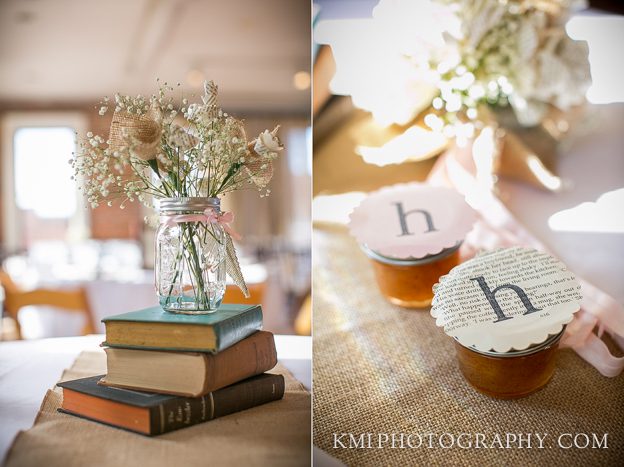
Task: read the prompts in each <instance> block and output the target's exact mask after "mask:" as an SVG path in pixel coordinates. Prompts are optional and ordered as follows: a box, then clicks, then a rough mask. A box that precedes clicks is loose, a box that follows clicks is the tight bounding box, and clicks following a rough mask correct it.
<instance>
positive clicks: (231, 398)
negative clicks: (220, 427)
mask: <svg viewBox="0 0 624 467" xmlns="http://www.w3.org/2000/svg"><path fill="white" fill-rule="evenodd" d="M100 378H101V376H91V377H89V378H82V379H77V380H74V381H65V382H64V383H59V384H58V385H59V386H60V387H62V388H63V404H62V405H61V408H60V409H59V411H60V412H65V413H69V414H71V415H76V416H78V417H82V418H87V419H89V420H94V421H96V422H100V423H104V424H106V425H111V426H114V427H117V428H123V429H124V430H130V431H134V432H136V433H140V434H143V435H148V436H153V435H160V434H162V433H167V432H169V431H173V430H178V429H180V428H186V427H188V426H192V425H196V424H198V423H202V422H207V421H209V420H213V419H215V418H218V417H223V416H225V415H229V414H231V413H234V412H240V411H241V410H246V409H250V408H252V407H255V406H257V405H261V404H266V403H267V402H272V401H276V400H279V399H281V398H282V397H284V389H285V387H284V377H283V376H282V375H271V374H268V373H267V374H263V375H257V376H253V377H251V378H248V379H246V380H244V381H241V382H239V383H236V384H233V385H231V386H227V387H225V388H221V389H219V390H217V391H214V392H211V393H209V394H207V395H205V396H203V397H195V398H190V397H178V396H169V395H164V394H153V393H147V392H140V391H131V390H129V389H118V388H112V387H107V386H102V385H101V384H98V381H99V380H100Z"/></svg>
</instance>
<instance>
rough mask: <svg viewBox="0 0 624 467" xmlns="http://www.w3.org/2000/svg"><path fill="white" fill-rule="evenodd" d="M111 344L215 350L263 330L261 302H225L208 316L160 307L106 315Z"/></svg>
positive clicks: (212, 351)
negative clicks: (242, 303)
mask: <svg viewBox="0 0 624 467" xmlns="http://www.w3.org/2000/svg"><path fill="white" fill-rule="evenodd" d="M102 322H103V323H104V324H105V326H106V341H105V342H104V344H103V345H106V346H109V347H127V348H139V349H155V350H180V351H200V352H211V353H216V352H219V351H221V350H223V349H226V348H228V347H230V346H231V345H234V344H236V343H237V342H238V341H241V340H243V339H244V338H245V337H247V336H249V335H251V334H253V333H254V332H256V331H258V330H260V329H262V308H261V307H260V305H235V304H223V305H221V306H220V307H219V309H218V310H217V311H215V312H214V313H210V314H205V315H184V314H176V313H169V312H166V311H164V310H163V309H162V308H160V307H159V306H156V307H152V308H146V309H144V310H138V311H131V312H129V313H123V314H120V315H114V316H107V317H106V318H104V319H103V320H102Z"/></svg>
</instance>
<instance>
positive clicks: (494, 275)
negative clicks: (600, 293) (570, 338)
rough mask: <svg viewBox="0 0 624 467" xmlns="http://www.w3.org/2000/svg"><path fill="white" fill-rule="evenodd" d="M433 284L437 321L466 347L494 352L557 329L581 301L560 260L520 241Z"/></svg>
mask: <svg viewBox="0 0 624 467" xmlns="http://www.w3.org/2000/svg"><path fill="white" fill-rule="evenodd" d="M433 290H434V292H435V296H434V298H433V302H432V305H431V315H432V316H433V317H434V318H436V324H437V325H438V326H441V327H444V332H446V334H448V335H449V336H451V337H453V338H455V339H456V340H457V341H459V343H460V344H462V345H463V346H465V347H473V348H475V349H477V350H482V351H492V350H493V351H495V352H509V351H510V350H524V349H526V348H528V347H530V346H531V345H535V344H541V343H542V342H544V341H545V340H546V339H548V337H549V336H552V335H555V334H558V333H559V332H561V330H562V329H563V326H564V325H565V324H567V323H569V322H570V321H571V320H572V318H573V317H574V313H576V312H577V311H578V310H579V309H580V301H581V286H580V284H579V282H578V281H577V280H576V277H575V276H574V274H573V273H572V272H571V271H569V270H568V269H567V268H566V266H565V265H564V264H563V263H562V262H560V261H559V260H557V259H556V258H553V257H552V256H550V255H548V254H545V253H541V252H538V251H537V250H533V249H528V248H522V247H512V248H503V249H499V250H495V251H490V252H485V253H481V254H479V255H477V256H476V257H474V258H473V259H471V260H469V261H466V262H465V263H463V264H460V265H459V266H456V267H454V268H453V269H451V271H450V272H449V273H448V274H447V275H446V276H443V277H441V278H440V282H439V283H438V284H436V285H435V286H434V288H433ZM488 295H489V297H488ZM523 295H524V297H523ZM496 307H498V311H497V309H496Z"/></svg>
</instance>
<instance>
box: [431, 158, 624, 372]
mask: <svg viewBox="0 0 624 467" xmlns="http://www.w3.org/2000/svg"><path fill="white" fill-rule="evenodd" d="M475 172H476V167H475V163H474V158H473V154H472V153H471V151H470V150H469V149H468V148H467V149H465V150H460V149H457V148H455V149H453V150H450V151H447V152H446V153H445V154H443V155H441V156H440V157H439V158H438V160H437V161H436V164H435V165H434V167H433V169H432V170H431V172H430V174H429V177H428V180H427V182H428V183H430V184H432V185H443V186H448V187H451V188H454V189H455V190H457V191H458V192H459V193H461V194H463V195H464V196H465V197H466V201H468V203H469V204H470V205H471V206H472V207H473V208H474V209H476V210H477V211H478V213H479V216H480V218H479V220H478V221H477V223H476V224H475V227H474V229H473V230H472V232H470V233H469V234H468V236H467V237H466V241H465V242H464V244H463V246H462V256H464V257H470V256H473V255H474V254H475V253H476V252H477V251H479V250H482V249H486V250H488V249H493V248H498V247H507V246H513V245H524V246H530V247H532V248H535V249H537V250H541V251H547V249H546V247H545V246H544V245H543V244H542V243H541V242H540V241H539V240H537V238H535V237H534V236H533V234H531V233H530V232H529V231H528V230H527V229H525V228H524V227H523V226H522V225H520V223H519V222H518V221H517V220H516V218H515V217H514V216H513V214H512V213H511V212H510V211H509V210H508V209H507V207H506V206H505V205H504V204H503V203H502V202H501V201H500V200H499V199H498V198H496V197H495V196H493V195H492V193H491V192H490V191H489V189H487V188H484V187H483V186H482V185H481V184H479V183H478V181H477V178H476V176H475ZM579 282H580V283H581V287H582V294H583V300H582V301H581V310H580V311H578V312H577V313H575V315H574V319H573V320H572V321H571V322H570V323H569V324H568V325H567V327H566V331H565V333H564V335H563V338H562V339H561V347H570V348H572V349H573V350H574V351H575V352H576V353H577V354H578V355H579V356H580V357H581V358H583V359H584V360H585V361H587V362H588V363H590V364H591V365H592V366H593V367H594V368H596V370H598V371H599V372H600V373H601V374H602V375H604V376H608V377H614V376H617V375H619V374H620V373H621V372H622V371H623V370H624V357H616V356H614V355H613V354H612V353H611V352H610V350H609V348H608V347H607V345H606V344H605V343H604V342H603V341H602V339H600V336H602V334H603V332H604V331H606V332H607V333H609V334H610V335H611V337H612V338H613V340H614V341H615V343H616V344H617V345H618V346H619V347H620V348H621V349H624V309H623V308H622V305H620V304H619V303H618V302H617V301H616V300H615V299H614V298H613V297H611V296H609V295H608V294H606V293H605V292H603V291H602V290H600V289H599V288H597V287H596V286H594V285H593V284H590V283H589V282H587V281H585V280H583V279H579ZM596 327H598V331H597V334H595V333H594V332H593V331H594V329H595V328H596Z"/></svg>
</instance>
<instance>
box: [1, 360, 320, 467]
mask: <svg viewBox="0 0 624 467" xmlns="http://www.w3.org/2000/svg"><path fill="white" fill-rule="evenodd" d="M105 372H106V360H105V355H104V353H103V352H97V353H96V352H85V353H83V354H81V355H80V356H79V357H78V359H77V360H76V361H75V363H74V365H73V366H72V368H71V369H70V370H66V371H65V372H64V374H63V377H62V379H61V380H62V381H67V380H71V379H76V378H82V377H86V376H92V375H97V374H103V373H105ZM271 372H272V373H281V374H282V375H284V378H285V380H286V393H285V395H284V398H283V399H282V400H280V401H276V402H271V403H269V404H265V405H262V406H258V407H254V408H252V409H249V410H246V411H243V412H238V413H235V414H232V415H228V416H226V417H223V418H218V419H215V420H212V421H209V422H206V423H203V424H199V425H195V426H192V427H189V428H185V429H182V430H178V431H174V432H171V433H167V434H164V435H161V436H157V437H153V438H148V437H145V436H142V435H137V434H133V433H129V432H127V431H123V430H119V429H116V428H112V427H108V426H105V425H102V424H99V423H96V422H92V421H89V420H83V419H81V418H78V417H74V416H72V415H67V414H63V413H59V412H57V410H56V409H58V408H59V407H60V405H61V402H62V390H61V389H60V388H58V387H56V388H55V389H54V390H49V391H48V393H47V395H46V397H45V399H44V401H43V403H42V405H41V409H40V411H39V414H38V416H37V419H36V421H35V423H34V425H33V427H32V428H31V429H29V430H27V431H24V432H21V433H20V434H19V435H18V436H17V437H16V439H15V441H14V443H13V446H12V447H11V449H10V450H9V453H8V454H7V458H6V464H5V465H6V467H17V466H20V467H25V466H46V467H56V466H59V467H73V466H76V467H83V466H90V465H92V466H98V467H99V466H111V467H121V466H150V467H152V466H167V467H171V466H206V465H251V466H253V465H258V466H260V465H283V466H291V465H295V466H296V465H301V466H304V465H310V450H311V448H310V435H311V434H310V393H309V392H308V391H307V390H306V389H305V388H304V387H303V386H302V385H301V383H299V382H298V381H297V380H296V379H294V378H293V376H292V375H291V374H290V373H289V372H288V370H286V369H285V368H284V367H283V366H281V365H279V364H278V366H277V367H275V368H274V369H273V370H272V371H271Z"/></svg>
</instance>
